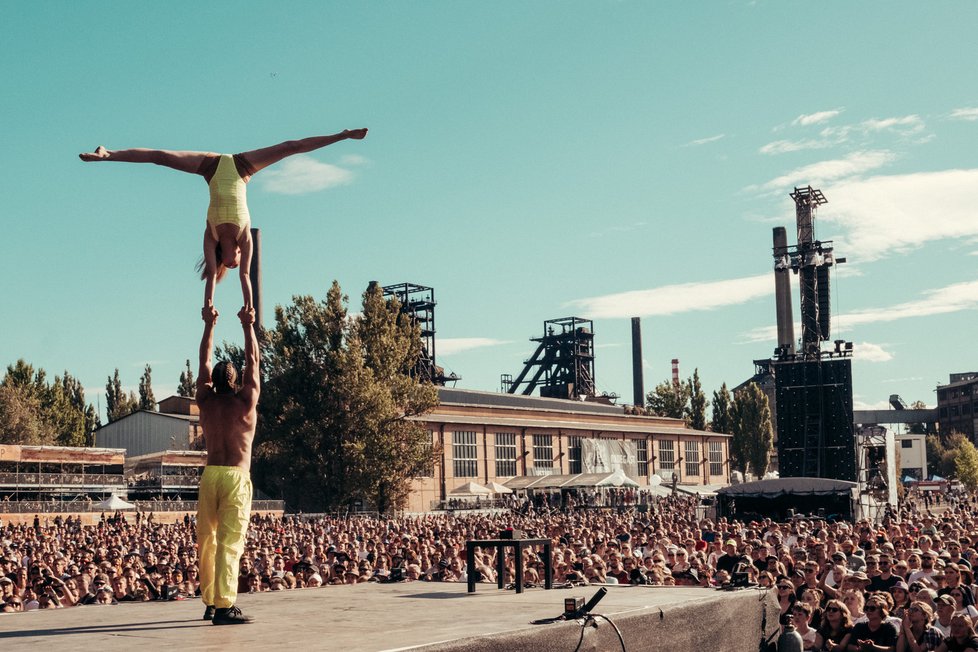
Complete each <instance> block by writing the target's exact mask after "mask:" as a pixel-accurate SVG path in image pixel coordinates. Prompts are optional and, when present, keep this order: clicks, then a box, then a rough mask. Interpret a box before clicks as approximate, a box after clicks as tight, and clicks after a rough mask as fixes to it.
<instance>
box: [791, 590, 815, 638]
mask: <svg viewBox="0 0 978 652" xmlns="http://www.w3.org/2000/svg"><path fill="white" fill-rule="evenodd" d="M811 620H812V607H811V605H810V604H807V603H805V602H802V601H798V602H796V603H795V605H794V606H793V607H792V608H791V622H792V624H794V626H795V630H796V631H797V632H798V633H799V634H800V635H801V640H802V644H803V647H804V649H806V650H814V649H815V642H816V638H817V637H818V632H817V631H815V629H814V628H813V627H811V626H810V624H811Z"/></svg>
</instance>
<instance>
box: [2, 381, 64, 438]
mask: <svg viewBox="0 0 978 652" xmlns="http://www.w3.org/2000/svg"><path fill="white" fill-rule="evenodd" d="M52 438H53V436H52V434H51V433H49V432H48V431H47V428H46V424H45V423H44V422H43V421H42V420H41V404H40V401H39V400H38V399H36V398H34V397H32V396H30V394H29V392H27V391H26V390H25V389H24V388H23V387H20V386H18V385H14V384H12V383H11V384H2V385H0V444H20V445H40V444H47V443H50V440H51V439H52Z"/></svg>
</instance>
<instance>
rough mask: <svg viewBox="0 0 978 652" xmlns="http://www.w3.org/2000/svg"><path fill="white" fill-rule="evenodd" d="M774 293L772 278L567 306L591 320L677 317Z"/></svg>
mask: <svg viewBox="0 0 978 652" xmlns="http://www.w3.org/2000/svg"><path fill="white" fill-rule="evenodd" d="M773 293H774V279H773V278H772V275H771V274H762V275H760V276H749V277H746V278H737V279H731V280H726V281H710V282H705V283H680V284H677V285H666V286H663V287H659V288H652V289H649V290H633V291H631V292H618V293H615V294H607V295H604V296H599V297H589V298H587V299H575V300H574V301H569V302H568V303H566V304H565V306H567V307H572V308H574V309H575V310H576V311H578V312H580V313H581V314H582V315H584V316H586V317H590V318H592V319H613V318H617V317H647V316H652V315H675V314H679V313H684V312H693V311H698V310H713V309H716V308H722V307H724V306H732V305H736V304H740V303H746V302H748V301H752V300H753V299H757V298H759V297H763V296H767V295H770V294H773Z"/></svg>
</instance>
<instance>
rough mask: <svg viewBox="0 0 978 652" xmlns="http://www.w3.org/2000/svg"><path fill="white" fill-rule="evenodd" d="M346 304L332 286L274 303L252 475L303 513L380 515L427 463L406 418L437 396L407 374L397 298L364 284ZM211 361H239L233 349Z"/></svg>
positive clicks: (415, 332) (405, 334)
mask: <svg viewBox="0 0 978 652" xmlns="http://www.w3.org/2000/svg"><path fill="white" fill-rule="evenodd" d="M347 304H348V299H347V297H346V296H344V295H343V293H342V291H341V289H340V286H339V284H338V283H336V282H334V283H333V285H332V286H331V287H330V289H329V291H328V293H327V295H326V298H325V300H323V301H321V302H316V301H315V300H314V299H313V298H312V297H311V296H296V297H293V300H292V304H291V305H289V306H287V307H285V308H283V307H282V306H278V307H276V310H275V328H274V329H272V330H268V331H266V335H267V338H266V339H265V341H264V342H263V343H262V372H263V377H264V379H265V380H264V382H263V385H262V396H261V401H260V402H259V405H258V414H259V419H258V429H257V432H256V438H255V448H254V450H255V456H254V457H255V463H254V469H255V478H256V481H257V482H258V484H259V485H260V486H262V487H264V488H265V489H266V491H268V492H270V493H271V494H273V495H278V496H282V497H283V498H284V499H285V500H286V501H287V502H288V503H289V505H290V506H291V507H295V508H297V509H301V510H303V511H321V510H323V509H336V508H342V507H346V506H349V505H351V504H352V503H353V502H354V501H357V500H362V501H363V502H364V503H365V504H368V505H371V506H374V507H375V508H376V509H378V510H379V511H381V512H387V511H390V510H391V509H396V508H398V507H400V506H402V505H403V504H404V502H405V500H406V498H407V495H408V492H409V490H410V482H411V479H412V478H414V477H417V476H419V475H421V473H422V472H423V470H424V469H426V468H429V467H430V465H431V464H432V463H433V461H434V459H435V458H434V455H433V453H432V450H431V446H430V443H431V440H430V434H429V432H428V430H427V429H426V428H425V427H424V426H422V425H419V424H418V423H417V422H416V421H414V420H413V417H418V416H421V415H423V414H425V413H427V412H428V411H430V410H431V409H432V408H433V407H434V406H435V405H436V404H437V392H436V391H435V388H434V387H433V386H431V385H425V384H421V383H419V382H417V381H416V380H414V379H412V378H411V377H410V376H409V375H408V371H409V370H410V369H411V368H412V367H413V366H414V364H415V362H416V361H417V359H418V356H419V355H420V352H421V338H420V331H419V328H418V326H417V325H416V324H413V323H411V322H410V320H409V319H407V318H406V317H405V316H404V315H403V314H401V312H400V306H399V305H398V304H397V302H396V301H393V300H391V301H385V300H384V296H383V291H382V290H381V288H380V287H379V286H377V285H375V284H371V286H370V287H369V288H368V289H367V290H366V292H364V294H363V302H362V310H361V312H360V314H359V315H357V316H354V317H350V316H349V315H348V311H347ZM219 357H222V358H230V359H232V360H236V361H240V360H241V359H242V358H243V356H242V352H241V350H240V348H238V347H235V346H225V348H224V350H223V351H222V352H221V353H220V354H219Z"/></svg>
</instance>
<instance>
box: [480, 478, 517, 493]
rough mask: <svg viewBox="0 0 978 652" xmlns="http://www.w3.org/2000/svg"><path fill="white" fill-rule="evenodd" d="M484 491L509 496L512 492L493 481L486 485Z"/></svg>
mask: <svg viewBox="0 0 978 652" xmlns="http://www.w3.org/2000/svg"><path fill="white" fill-rule="evenodd" d="M486 489H488V490H489V491H491V492H492V493H494V494H511V493H513V490H512V489H510V488H509V487H507V486H506V485H504V484H499V483H498V482H496V481H495V480H493V481H492V482H489V483H487V484H486Z"/></svg>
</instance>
